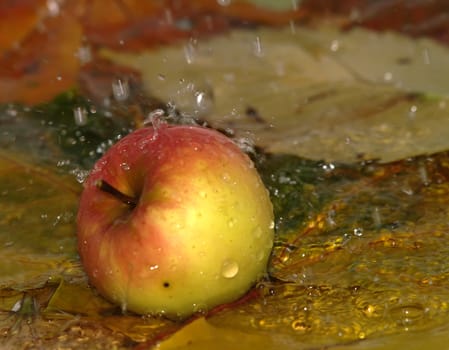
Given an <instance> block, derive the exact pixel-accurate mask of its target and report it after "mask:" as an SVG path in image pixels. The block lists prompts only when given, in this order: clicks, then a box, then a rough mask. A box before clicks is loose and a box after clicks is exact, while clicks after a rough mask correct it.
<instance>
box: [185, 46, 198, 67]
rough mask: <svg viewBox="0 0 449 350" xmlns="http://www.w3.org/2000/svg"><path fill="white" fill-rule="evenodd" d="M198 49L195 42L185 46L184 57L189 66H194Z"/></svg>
mask: <svg viewBox="0 0 449 350" xmlns="http://www.w3.org/2000/svg"><path fill="white" fill-rule="evenodd" d="M195 54H196V47H195V45H194V42H192V41H190V42H188V43H187V44H186V45H184V57H185V58H186V62H187V64H192V63H193V62H194V60H195Z"/></svg>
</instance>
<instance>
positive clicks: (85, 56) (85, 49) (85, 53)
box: [76, 46, 92, 64]
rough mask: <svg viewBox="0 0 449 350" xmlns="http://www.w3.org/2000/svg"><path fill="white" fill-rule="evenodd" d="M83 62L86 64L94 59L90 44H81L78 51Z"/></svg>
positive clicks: (77, 54) (78, 55)
mask: <svg viewBox="0 0 449 350" xmlns="http://www.w3.org/2000/svg"><path fill="white" fill-rule="evenodd" d="M76 56H77V57H78V59H79V60H80V63H81V64H86V63H88V62H90V61H92V51H91V49H90V47H89V46H81V47H80V48H79V49H78V52H77V53H76Z"/></svg>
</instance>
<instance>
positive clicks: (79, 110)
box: [73, 106, 88, 126]
mask: <svg viewBox="0 0 449 350" xmlns="http://www.w3.org/2000/svg"><path fill="white" fill-rule="evenodd" d="M87 115H88V114H87V110H86V108H84V107H81V106H78V107H75V108H73V117H74V118H75V124H76V125H78V126H83V125H86V124H87Z"/></svg>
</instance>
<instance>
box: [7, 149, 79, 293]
mask: <svg viewBox="0 0 449 350" xmlns="http://www.w3.org/2000/svg"><path fill="white" fill-rule="evenodd" d="M0 183H1V186H0V193H1V195H0V213H1V215H0V254H1V256H2V259H3V262H2V264H1V266H0V286H1V287H2V288H14V289H18V290H24V289H27V288H37V287H40V286H42V285H44V284H45V283H46V282H48V281H49V280H52V279H55V278H56V279H57V278H61V277H63V276H67V277H78V276H80V274H81V273H82V272H81V270H80V266H79V263H78V256H77V252H76V244H75V242H76V237H75V234H74V232H75V230H74V220H75V216H76V208H77V203H78V195H79V193H80V186H79V184H78V183H76V181H75V180H74V178H73V177H69V176H62V175H60V174H58V173H57V172H55V171H54V170H52V169H49V168H46V167H42V166H39V165H37V164H35V163H32V162H28V161H27V160H26V158H24V157H21V156H20V155H18V154H13V153H5V152H4V151H1V152H0Z"/></svg>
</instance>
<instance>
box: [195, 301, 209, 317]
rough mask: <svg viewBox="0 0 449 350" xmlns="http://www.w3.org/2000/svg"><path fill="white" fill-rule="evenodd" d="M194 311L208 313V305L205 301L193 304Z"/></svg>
mask: <svg viewBox="0 0 449 350" xmlns="http://www.w3.org/2000/svg"><path fill="white" fill-rule="evenodd" d="M192 306H193V312H194V313H199V314H206V313H207V305H206V304H204V303H198V304H193V305H192Z"/></svg>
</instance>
